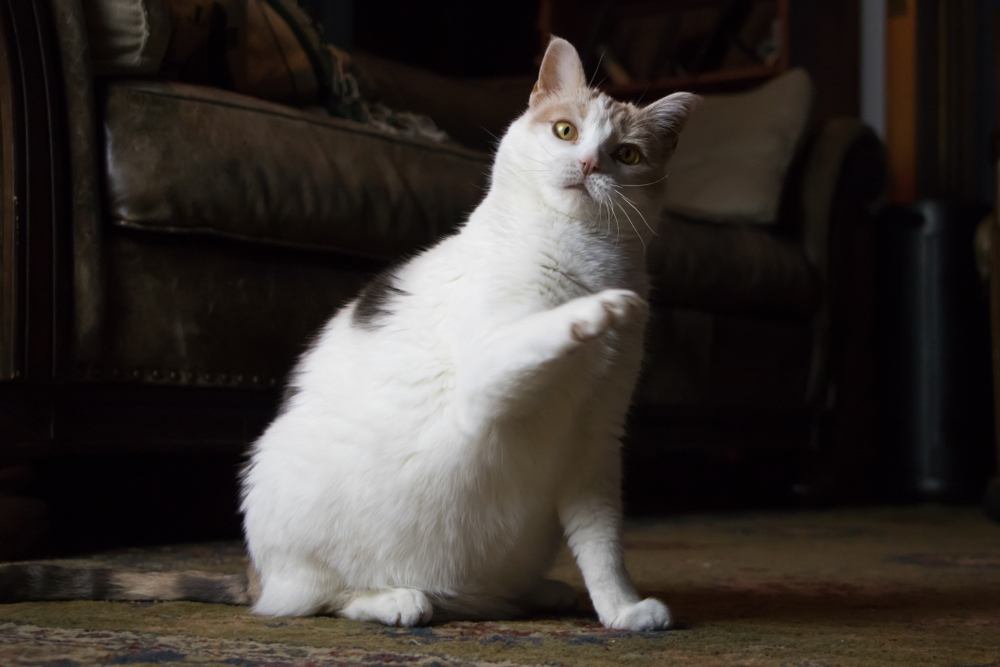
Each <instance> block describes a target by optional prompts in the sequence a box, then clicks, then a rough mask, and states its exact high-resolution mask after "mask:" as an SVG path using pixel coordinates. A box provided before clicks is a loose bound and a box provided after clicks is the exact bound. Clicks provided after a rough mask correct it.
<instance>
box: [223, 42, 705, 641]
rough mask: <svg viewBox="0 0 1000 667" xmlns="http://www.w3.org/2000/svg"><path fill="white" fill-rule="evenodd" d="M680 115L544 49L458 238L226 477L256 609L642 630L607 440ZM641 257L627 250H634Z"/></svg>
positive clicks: (638, 336) (341, 331) (635, 349)
mask: <svg viewBox="0 0 1000 667" xmlns="http://www.w3.org/2000/svg"><path fill="white" fill-rule="evenodd" d="M695 100H696V97H695V96H693V95H690V94H688V93H676V94H674V95H670V96H669V97H665V98H663V99H661V100H658V101H656V102H654V103H652V104H650V105H648V106H646V107H645V108H638V107H635V106H633V105H631V104H625V103H620V102H616V101H613V100H612V99H610V98H609V97H607V96H606V95H603V94H601V93H599V92H597V91H595V90H591V89H590V88H589V87H588V86H587V82H586V79H585V77H584V72H583V67H582V65H581V63H580V59H579V57H578V56H577V53H576V51H575V50H574V49H573V47H572V46H571V45H570V44H569V43H568V42H566V41H564V40H562V39H558V38H554V39H553V40H552V41H551V43H550V44H549V47H548V49H547V51H546V52H545V56H544V59H543V62H542V65H541V70H540V72H539V77H538V83H537V84H536V86H535V89H534V90H533V92H532V93H531V97H530V100H529V107H528V109H527V111H526V112H525V113H524V115H523V116H521V117H520V118H518V119H517V120H516V121H514V122H513V124H512V125H511V126H510V128H509V129H508V131H507V133H506V135H505V136H504V137H503V139H502V140H501V141H500V144H499V147H498V149H497V153H496V161H495V164H494V167H493V172H492V179H491V185H490V189H489V193H488V194H487V195H486V197H485V199H484V200H483V202H482V203H481V204H480V205H479V207H478V208H477V209H476V210H475V211H474V212H473V213H472V214H471V216H470V217H469V219H468V220H467V221H466V223H465V224H464V226H463V227H462V228H461V230H460V231H459V233H457V234H456V235H454V236H450V237H448V238H445V239H444V240H442V241H441V242H440V243H438V244H437V245H436V246H434V247H433V248H431V249H429V250H427V251H425V252H422V253H421V254H419V255H417V256H416V257H414V258H413V259H411V260H409V261H407V262H406V263H405V264H403V265H402V266H399V267H398V268H395V269H393V270H391V271H390V272H386V273H384V274H382V275H381V276H379V277H378V278H377V279H376V280H375V281H373V282H372V284H371V285H369V286H368V287H367V288H366V289H365V291H364V292H362V294H361V296H360V297H359V298H358V299H357V300H355V301H353V302H352V303H350V304H348V305H347V306H345V307H344V308H343V309H342V310H340V312H338V313H337V314H336V315H335V316H334V317H333V319H331V320H330V322H329V323H328V324H327V325H326V327H325V328H324V329H323V331H322V332H321V334H320V335H319V337H318V339H317V340H316V342H315V344H314V345H313V347H312V349H310V350H309V351H308V352H307V353H306V354H305V355H304V356H303V358H302V359H301V361H300V363H299V365H298V367H297V370H296V371H295V373H294V376H293V378H292V379H291V384H290V388H289V390H290V391H289V398H288V399H287V402H286V405H285V406H284V410H283V412H282V413H281V414H280V416H278V417H277V418H276V419H275V421H274V422H273V423H272V424H271V425H270V427H269V428H268V429H267V431H266V432H265V433H264V434H263V435H262V436H261V438H260V439H259V440H258V441H257V443H256V444H255V446H254V448H253V452H252V458H251V461H250V464H249V465H248V467H247V470H246V473H245V476H244V480H243V502H242V509H243V514H244V527H245V533H246V542H247V547H248V550H249V554H250V557H251V559H252V563H253V566H254V567H255V569H256V571H257V574H258V576H259V585H260V591H259V597H258V598H257V600H256V603H255V605H254V611H255V612H256V613H259V614H266V615H276V616H282V615H306V614H314V613H317V612H332V613H336V614H339V615H341V616H345V617H348V618H353V619H361V620H372V621H379V622H382V623H386V624H390V625H404V626H411V625H417V624H422V623H427V622H428V621H430V620H431V617H432V615H433V614H434V613H435V611H436V610H437V611H440V612H442V613H446V614H455V613H457V614H460V615H463V616H466V617H478V618H490V617H498V616H505V615H510V614H513V613H518V612H523V611H527V610H532V609H546V608H560V607H565V606H569V605H572V604H573V602H574V601H575V599H576V594H575V593H574V591H573V590H572V589H571V588H570V587H569V586H568V585H565V584H561V583H559V582H554V581H549V580H546V579H544V578H543V577H544V575H545V573H546V571H547V570H548V568H549V567H550V565H551V562H552V559H553V556H554V554H555V552H556V550H557V548H558V546H559V544H560V539H561V538H563V537H565V539H566V540H568V543H569V546H570V548H571V550H572V552H573V554H574V556H575V558H576V561H577V563H578V564H579V567H580V570H581V571H582V573H583V577H584V580H585V581H586V585H587V590H588V591H589V593H590V597H591V599H592V601H593V604H594V607H595V609H596V610H597V614H598V616H599V617H600V620H601V622H602V623H603V624H604V625H606V626H608V627H612V628H622V629H629V630H647V629H660V628H666V627H667V626H668V625H669V624H670V613H669V611H668V609H667V607H666V606H665V605H664V604H663V603H662V602H660V601H659V600H656V599H653V598H647V599H644V600H643V599H641V598H640V597H639V595H638V594H637V593H636V591H635V588H634V587H633V585H632V583H631V582H630V580H629V577H628V574H627V573H626V571H625V566H624V564H623V562H622V547H621V542H620V532H621V501H620V489H619V486H620V478H621V473H620V468H621V466H620V453H619V448H620V438H621V436H622V429H623V421H624V417H625V413H626V410H627V407H628V405H629V401H630V397H631V394H632V391H633V387H634V384H635V381H636V375H637V373H638V370H639V365H640V360H641V357H642V348H643V328H644V324H645V320H646V315H647V306H646V302H645V300H644V299H645V297H646V294H647V279H646V275H645V268H644V258H643V251H644V245H645V243H644V241H645V240H646V239H648V237H649V236H650V234H651V231H652V230H650V229H649V228H648V224H649V223H650V222H651V221H653V220H655V218H656V213H657V202H658V200H659V198H660V197H661V195H662V188H663V182H664V179H665V177H666V168H667V161H668V159H669V157H670V155H671V153H672V152H673V148H674V146H675V145H676V142H677V138H678V133H679V132H680V130H681V127H682V126H683V124H684V121H685V119H686V117H687V115H688V112H689V110H690V109H691V107H692V105H693V103H694V102H695ZM644 236H645V239H644Z"/></svg>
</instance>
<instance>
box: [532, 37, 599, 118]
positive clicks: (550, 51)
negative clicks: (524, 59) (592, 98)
mask: <svg viewBox="0 0 1000 667" xmlns="http://www.w3.org/2000/svg"><path fill="white" fill-rule="evenodd" d="M586 87H587V77H586V75H585V74H584V73H583V63H582V62H580V56H579V55H577V53H576V49H574V48H573V45H572V44H570V43H569V42H567V41H566V40H565V39H562V38H560V37H553V38H552V40H551V41H550V42H549V46H548V48H547V49H545V55H544V56H543V57H542V66H541V67H540V68H539V69H538V81H537V82H536V83H535V87H534V88H532V90H531V97H530V98H528V105H529V106H535V105H536V104H537V103H538V102H539V100H541V99H542V98H544V97H547V96H548V95H552V94H553V93H556V92H558V91H566V90H573V89H578V88H586Z"/></svg>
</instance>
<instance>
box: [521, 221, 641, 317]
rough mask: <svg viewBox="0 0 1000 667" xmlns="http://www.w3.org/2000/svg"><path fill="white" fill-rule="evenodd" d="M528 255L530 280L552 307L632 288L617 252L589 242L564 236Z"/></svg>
mask: <svg viewBox="0 0 1000 667" xmlns="http://www.w3.org/2000/svg"><path fill="white" fill-rule="evenodd" d="M532 255H533V256H532V262H533V264H534V267H533V268H534V270H533V271H532V272H531V274H532V275H531V277H530V280H532V281H533V282H534V284H535V286H536V288H537V291H538V292H539V294H540V295H541V296H542V297H543V299H544V300H545V301H546V302H547V303H549V304H551V305H553V306H554V305H558V304H560V303H563V302H565V301H568V300H570V299H574V298H577V297H580V296H584V295H587V294H596V293H597V292H600V291H601V290H604V289H609V288H631V287H633V285H631V284H630V283H632V282H633V280H632V279H631V277H630V275H629V271H628V270H627V262H626V261H625V259H624V257H623V256H622V254H621V252H620V251H618V250H617V249H616V248H614V247H613V246H611V245H607V244H605V243H603V242H601V241H599V240H595V239H593V238H586V237H584V236H582V235H577V234H572V233H566V234H563V235H562V236H560V237H558V238H554V239H550V240H549V241H548V242H547V243H542V244H539V246H538V247H537V248H536V249H535V252H534V253H533V254H532Z"/></svg>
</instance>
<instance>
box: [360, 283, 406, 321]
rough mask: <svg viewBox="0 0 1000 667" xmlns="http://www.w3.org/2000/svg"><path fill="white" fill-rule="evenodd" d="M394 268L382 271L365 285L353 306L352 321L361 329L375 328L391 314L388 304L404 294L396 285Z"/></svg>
mask: <svg viewBox="0 0 1000 667" xmlns="http://www.w3.org/2000/svg"><path fill="white" fill-rule="evenodd" d="M395 281H396V276H395V275H394V269H391V268H390V269H386V270H385V271H382V272H381V273H379V274H378V275H376V276H375V277H374V278H372V280H371V282H370V283H368V284H367V285H365V287H364V289H362V290H361V295H360V296H359V297H358V302H357V303H356V304H355V306H354V315H353V317H352V322H353V323H354V325H355V326H357V327H361V328H363V329H377V328H378V327H379V326H381V322H382V320H384V319H385V318H386V317H388V316H389V315H391V314H392V311H391V310H390V308H389V306H390V304H391V303H392V301H393V299H395V298H397V297H400V296H404V295H406V292H405V291H404V290H401V289H400V288H398V287H396V285H395Z"/></svg>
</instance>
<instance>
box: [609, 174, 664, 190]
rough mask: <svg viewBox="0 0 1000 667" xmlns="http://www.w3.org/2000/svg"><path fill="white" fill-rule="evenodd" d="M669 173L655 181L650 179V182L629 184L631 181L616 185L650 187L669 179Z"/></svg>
mask: <svg viewBox="0 0 1000 667" xmlns="http://www.w3.org/2000/svg"><path fill="white" fill-rule="evenodd" d="M669 175H670V174H664V175H663V176H662V177H661V178H658V179H656V180H655V181H650V182H649V183H631V184H629V183H618V184H617V186H616V187H619V188H645V187H648V186H650V185H656V184H657V183H659V182H661V181H665V180H667V176H669Z"/></svg>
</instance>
